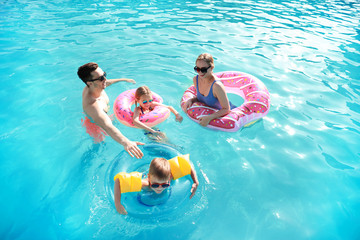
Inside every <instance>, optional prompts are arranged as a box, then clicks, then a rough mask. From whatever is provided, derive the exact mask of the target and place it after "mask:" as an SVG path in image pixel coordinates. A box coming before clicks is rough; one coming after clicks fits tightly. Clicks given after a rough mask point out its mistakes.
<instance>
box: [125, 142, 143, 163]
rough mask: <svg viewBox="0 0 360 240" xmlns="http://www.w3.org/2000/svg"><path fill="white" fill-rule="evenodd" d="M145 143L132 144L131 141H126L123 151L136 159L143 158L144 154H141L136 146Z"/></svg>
mask: <svg viewBox="0 0 360 240" xmlns="http://www.w3.org/2000/svg"><path fill="white" fill-rule="evenodd" d="M144 144H145V143H142V142H133V141H127V142H126V143H125V144H124V148H125V151H127V152H128V153H129V154H130V156H131V157H134V156H135V157H136V158H138V159H139V158H142V157H143V156H144V154H143V153H142V151H141V150H140V148H138V146H137V145H144Z"/></svg>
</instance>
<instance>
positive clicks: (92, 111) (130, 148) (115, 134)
mask: <svg viewBox="0 0 360 240" xmlns="http://www.w3.org/2000/svg"><path fill="white" fill-rule="evenodd" d="M86 113H87V114H88V115H89V116H90V117H91V118H92V119H93V120H94V122H95V123H96V124H97V125H98V126H100V127H101V128H102V129H104V130H105V132H106V133H107V134H109V136H110V137H112V139H114V140H115V141H116V142H118V143H120V144H121V145H123V146H124V148H125V151H127V152H128V153H129V154H130V156H132V157H134V156H135V157H136V158H142V157H143V155H144V154H143V153H142V152H141V150H140V149H139V148H138V146H137V145H144V143H140V142H133V141H130V140H129V139H127V138H126V137H125V136H124V135H123V134H122V133H121V132H120V131H119V129H117V128H116V127H115V126H114V125H113V124H112V121H111V119H110V117H109V116H108V115H107V114H106V113H105V112H104V111H103V110H102V109H101V108H100V107H99V104H98V103H97V102H95V103H93V104H92V105H91V106H89V107H88V108H87V109H86Z"/></svg>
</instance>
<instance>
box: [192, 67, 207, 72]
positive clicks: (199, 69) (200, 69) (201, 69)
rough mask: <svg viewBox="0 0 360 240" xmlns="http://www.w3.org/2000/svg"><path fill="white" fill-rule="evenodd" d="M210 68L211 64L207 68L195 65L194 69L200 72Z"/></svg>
mask: <svg viewBox="0 0 360 240" xmlns="http://www.w3.org/2000/svg"><path fill="white" fill-rule="evenodd" d="M209 68H211V66H209V67H207V68H206V67H203V68H199V67H197V66H195V67H194V71H195V72H198V73H199V72H202V73H206V72H207V70H208V69H209Z"/></svg>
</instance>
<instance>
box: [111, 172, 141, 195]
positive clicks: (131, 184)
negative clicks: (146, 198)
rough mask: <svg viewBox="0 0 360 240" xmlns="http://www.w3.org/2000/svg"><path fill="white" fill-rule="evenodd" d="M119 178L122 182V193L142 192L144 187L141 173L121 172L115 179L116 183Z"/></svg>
mask: <svg viewBox="0 0 360 240" xmlns="http://www.w3.org/2000/svg"><path fill="white" fill-rule="evenodd" d="M117 178H118V179H119V181H120V189H121V193H126V192H140V191H141V187H142V184H141V173H139V172H132V173H126V172H120V173H118V174H116V176H115V177H114V181H115V180H116V179H117Z"/></svg>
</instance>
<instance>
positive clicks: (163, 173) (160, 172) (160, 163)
mask: <svg viewBox="0 0 360 240" xmlns="http://www.w3.org/2000/svg"><path fill="white" fill-rule="evenodd" d="M149 175H152V176H154V177H156V178H158V179H161V180H168V179H170V177H171V169H170V163H169V161H168V160H166V159H165V158H154V159H153V160H152V161H151V163H150V168H149Z"/></svg>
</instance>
